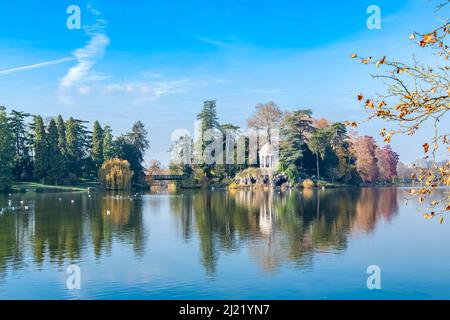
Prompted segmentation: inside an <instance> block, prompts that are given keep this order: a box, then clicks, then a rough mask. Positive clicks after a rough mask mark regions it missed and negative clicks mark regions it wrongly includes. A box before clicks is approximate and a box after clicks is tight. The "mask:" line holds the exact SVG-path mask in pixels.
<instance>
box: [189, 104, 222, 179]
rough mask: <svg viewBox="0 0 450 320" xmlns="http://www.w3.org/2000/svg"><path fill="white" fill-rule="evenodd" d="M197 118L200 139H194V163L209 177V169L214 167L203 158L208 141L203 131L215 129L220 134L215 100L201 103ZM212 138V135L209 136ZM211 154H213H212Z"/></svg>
mask: <svg viewBox="0 0 450 320" xmlns="http://www.w3.org/2000/svg"><path fill="white" fill-rule="evenodd" d="M197 120H198V121H199V122H200V128H199V129H200V132H199V134H200V137H201V139H200V141H195V142H194V143H195V146H194V148H195V150H194V153H195V159H196V163H198V164H199V165H200V167H201V168H202V169H203V172H204V173H205V175H206V176H207V177H211V170H212V168H213V167H214V164H211V163H206V162H205V159H204V152H205V149H206V147H207V145H208V144H209V143H211V142H210V141H206V140H207V139H206V137H205V132H206V131H208V130H209V131H210V130H217V134H221V133H220V131H219V129H220V125H219V121H218V118H217V110H216V101H215V100H208V101H205V102H204V103H203V109H202V111H201V112H200V113H199V114H198V115H197ZM210 138H213V137H210ZM211 156H213V157H214V156H215V155H214V154H212V155H211Z"/></svg>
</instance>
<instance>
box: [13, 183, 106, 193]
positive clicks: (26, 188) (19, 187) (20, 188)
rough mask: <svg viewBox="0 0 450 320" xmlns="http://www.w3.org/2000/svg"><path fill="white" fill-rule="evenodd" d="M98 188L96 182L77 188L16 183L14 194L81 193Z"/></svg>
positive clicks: (83, 184) (80, 185)
mask: <svg viewBox="0 0 450 320" xmlns="http://www.w3.org/2000/svg"><path fill="white" fill-rule="evenodd" d="M98 188H99V184H98V183H96V182H86V183H81V184H78V185H76V186H54V185H47V184H41V183H37V182H14V183H13V185H12V192H74V191H78V192H80V191H89V190H90V189H98Z"/></svg>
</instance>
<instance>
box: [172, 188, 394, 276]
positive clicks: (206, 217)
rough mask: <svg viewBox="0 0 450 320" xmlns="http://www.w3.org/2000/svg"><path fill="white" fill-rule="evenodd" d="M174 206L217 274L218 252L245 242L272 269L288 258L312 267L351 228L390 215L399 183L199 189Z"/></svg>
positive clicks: (370, 226) (369, 226)
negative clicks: (280, 190)
mask: <svg viewBox="0 0 450 320" xmlns="http://www.w3.org/2000/svg"><path fill="white" fill-rule="evenodd" d="M180 201H181V202H180ZM171 205H172V206H171V208H172V212H174V214H176V215H178V217H179V218H180V222H181V223H182V224H183V228H182V230H183V237H184V238H185V239H186V240H188V239H190V234H191V233H192V232H197V233H198V236H199V239H200V248H201V254H202V258H201V263H202V265H203V266H204V267H205V270H206V272H207V274H209V275H214V273H215V272H216V267H217V262H218V259H219V255H220V252H227V251H232V250H236V249H237V248H240V247H242V246H243V245H245V246H248V248H249V252H250V254H251V256H252V258H253V259H254V260H255V261H256V262H257V263H258V264H259V265H261V267H262V268H263V269H264V270H266V271H270V272H272V271H275V270H276V269H277V268H278V267H279V266H281V265H283V264H284V263H285V262H289V263H293V264H294V265H295V266H299V267H302V266H308V265H309V264H310V263H311V258H312V257H313V255H314V253H315V252H339V251H342V250H345V249H346V247H347V241H348V238H349V236H351V234H352V233H358V232H365V233H368V232H372V231H373V230H374V229H375V227H376V224H377V222H378V221H379V220H380V219H381V218H384V219H386V220H388V221H389V220H390V219H392V217H393V216H394V215H395V214H396V213H397V211H398V195H397V190H396V189H395V188H383V189H371V188H366V189H356V188H355V189H331V190H304V191H291V192H287V193H277V192H274V191H230V192H196V193H192V194H189V193H187V194H185V196H184V197H183V198H182V199H181V200H179V199H173V202H172V203H171ZM193 228H194V229H195V231H193V230H192V229H193Z"/></svg>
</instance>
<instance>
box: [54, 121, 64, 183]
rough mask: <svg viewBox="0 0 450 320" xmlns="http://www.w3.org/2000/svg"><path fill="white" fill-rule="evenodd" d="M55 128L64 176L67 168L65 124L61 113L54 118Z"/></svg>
mask: <svg viewBox="0 0 450 320" xmlns="http://www.w3.org/2000/svg"><path fill="white" fill-rule="evenodd" d="M56 128H57V130H58V149H59V153H60V155H61V165H62V170H63V172H64V176H65V174H66V170H67V144H66V124H65V123H64V119H63V117H62V116H61V115H59V116H58V117H57V118H56Z"/></svg>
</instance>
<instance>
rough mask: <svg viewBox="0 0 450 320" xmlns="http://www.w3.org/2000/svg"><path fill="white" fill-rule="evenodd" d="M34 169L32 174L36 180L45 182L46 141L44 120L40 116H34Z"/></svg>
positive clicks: (46, 164) (46, 165) (46, 167)
mask: <svg viewBox="0 0 450 320" xmlns="http://www.w3.org/2000/svg"><path fill="white" fill-rule="evenodd" d="M33 128H34V135H33V136H34V141H33V149H34V170H33V176H34V178H35V179H36V180H38V181H41V182H45V180H46V177H47V169H48V163H47V157H48V151H47V143H46V133H45V127H44V120H43V119H42V117H41V116H35V117H34V124H33Z"/></svg>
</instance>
